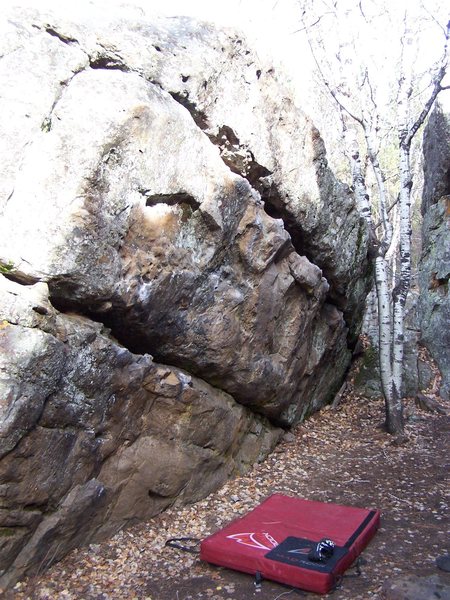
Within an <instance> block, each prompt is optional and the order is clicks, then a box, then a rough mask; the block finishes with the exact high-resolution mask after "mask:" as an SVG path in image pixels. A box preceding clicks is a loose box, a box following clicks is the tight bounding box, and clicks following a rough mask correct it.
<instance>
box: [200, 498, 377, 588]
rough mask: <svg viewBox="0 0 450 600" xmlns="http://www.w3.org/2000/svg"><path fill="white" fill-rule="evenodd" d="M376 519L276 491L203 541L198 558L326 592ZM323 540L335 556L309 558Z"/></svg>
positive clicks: (368, 536)
mask: <svg viewBox="0 0 450 600" xmlns="http://www.w3.org/2000/svg"><path fill="white" fill-rule="evenodd" d="M379 522H380V513H379V511H377V510H367V509H364V508H355V507H352V506H341V505H338V504H331V503H323V502H314V501H311V500H302V499H300V498H292V497H289V496H283V495H281V494H274V495H273V496H270V497H269V498H268V499H267V500H265V501H264V502H263V503H262V504H260V505H259V506H257V507H256V508H255V509H254V510H252V511H251V512H250V513H248V514H247V515H245V516H244V517H241V518H239V519H236V520H235V521H233V522H232V523H230V524H229V525H227V526H226V527H225V528H224V529H222V530H220V531H218V532H217V533H214V534H213V535H210V536H209V537H207V538H206V539H204V540H203V541H202V543H201V546H200V558H201V559H202V560H204V561H207V562H209V563H213V564H215V565H220V566H223V567H228V568H230V569H235V570H237V571H243V572H244V573H251V574H253V575H255V574H256V573H257V572H258V571H259V572H260V573H261V575H262V577H263V578H264V579H271V580H273V581H278V582H279V583H284V584H287V585H291V586H294V587H297V588H301V589H304V590H308V591H311V592H317V593H321V594H326V593H327V592H328V591H330V589H332V588H333V587H334V586H335V584H336V583H337V581H338V579H339V578H340V576H341V575H342V574H343V573H344V571H345V570H346V569H348V568H349V567H350V566H351V565H352V563H353V562H354V561H355V559H356V558H357V556H358V555H359V554H360V553H361V552H362V550H363V549H364V548H365V546H366V545H367V544H368V543H369V541H370V540H371V538H372V537H373V536H374V535H375V533H376V530H377V529H378V525H379ZM322 538H327V539H330V540H332V541H333V542H334V544H335V545H336V546H335V549H334V552H333V555H332V556H331V557H330V558H329V559H326V560H324V561H323V562H322V561H321V562H313V561H311V560H310V559H309V558H308V554H309V552H310V550H311V549H312V548H313V547H315V544H317V542H319V541H320V540H321V539H322Z"/></svg>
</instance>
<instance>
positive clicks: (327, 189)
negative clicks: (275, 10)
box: [0, 7, 369, 587]
mask: <svg viewBox="0 0 450 600" xmlns="http://www.w3.org/2000/svg"><path fill="white" fill-rule="evenodd" d="M89 11H90V12H89V13H86V12H84V13H83V14H80V15H79V16H78V17H77V18H73V17H67V16H63V14H55V13H48V14H47V13H43V12H38V11H34V10H32V9H29V10H20V9H16V10H12V11H10V12H9V13H8V14H7V18H6V19H5V20H4V21H3V23H2V36H0V54H1V55H2V59H1V61H0V82H1V85H0V90H1V91H0V119H1V136H0V212H1V224H0V263H1V271H2V273H3V275H1V276H0V279H1V286H0V295H1V299H0V340H1V342H0V347H1V355H0V390H1V396H0V411H1V413H0V417H1V421H0V502H1V508H0V572H1V574H2V577H0V587H2V586H7V585H10V584H11V583H13V582H14V581H16V580H17V578H19V577H21V576H23V575H24V574H30V573H33V572H36V571H37V570H39V569H43V568H45V567H46V566H47V565H48V564H50V563H51V562H52V561H54V560H57V559H59V558H60V557H61V556H63V555H64V554H65V553H66V552H67V551H68V550H70V549H71V548H73V547H75V546H77V545H79V544H82V543H88V542H90V541H93V540H98V539H102V538H103V537H105V536H107V535H110V534H111V533H113V532H114V531H116V530H117V529H118V528H120V527H122V526H124V525H126V524H128V523H130V522H133V521H134V520H135V519H143V518H148V517H150V516H152V515H154V514H156V513H158V512H160V511H161V510H163V509H164V508H165V507H167V506H169V505H170V504H173V503H174V502H187V501H194V500H196V499H199V498H201V497H202V496H205V495H206V494H208V493H209V492H211V491H212V490H214V489H217V487H219V486H220V485H221V483H223V482H224V481H225V480H226V479H227V478H229V477H231V476H233V475H234V474H236V473H239V472H243V471H245V470H246V469H248V468H249V467H250V466H251V465H252V464H253V463H254V462H255V461H258V460H260V459H261V458H262V457H264V456H265V455H266V454H267V453H268V452H269V451H270V450H271V449H272V448H273V447H274V445H275V444H276V442H277V440H278V438H279V436H280V433H281V432H282V429H280V427H285V428H286V427H290V426H291V425H293V424H295V423H297V422H298V421H299V420H301V419H302V418H304V417H305V415H307V414H309V413H310V412H312V411H315V410H317V409H319V408H320V407H321V406H323V405H324V404H325V403H326V402H328V401H329V400H330V399H331V398H332V397H333V395H334V394H335V393H336V391H337V390H338V389H339V387H340V385H341V381H342V378H343V377H344V375H345V372H346V369H347V367H348V365H349V362H350V358H351V347H352V345H353V344H354V342H355V339H356V335H357V333H358V330H359V327H360V321H361V313H362V310H363V307H364V300H365V294H366V291H367V285H368V280H369V276H368V264H367V259H366V253H367V231H366V229H365V225H364V222H363V221H362V220H361V219H360V218H359V216H358V214H357V211H356V207H355V203H354V199H353V197H352V195H351V192H350V191H349V189H348V188H347V187H345V186H344V185H342V184H341V183H339V182H338V181H337V180H336V179H335V177H334V176H333V174H332V173H331V171H330V170H329V168H328V166H327V160H326V156H325V150H324V146H323V143H322V140H321V138H320V136H319V133H318V132H317V130H316V129H315V128H314V126H313V125H312V123H311V122H310V121H309V120H308V119H307V118H306V117H305V115H304V114H303V113H302V112H301V111H300V110H299V109H298V108H296V106H294V105H293V103H292V101H291V100H290V96H289V90H288V88H287V87H285V85H284V83H283V81H282V77H281V76H279V75H278V74H277V73H276V72H274V70H273V68H272V67H270V65H269V66H268V65H264V64H262V63H260V62H259V61H258V58H257V57H256V56H255V54H254V53H252V51H251V50H250V49H249V48H247V46H246V44H245V41H244V40H243V38H242V37H241V36H240V35H239V34H237V33H235V32H232V31H226V30H217V29H215V28H214V27H213V26H211V25H209V24H205V23H198V22H195V21H192V20H190V19H185V18H176V19H173V18H171V19H155V20H152V21H151V22H146V21H143V20H139V19H136V18H132V17H127V16H126V15H125V13H116V14H115V15H113V13H112V12H111V13H109V14H108V15H106V14H104V13H102V14H100V13H97V12H96V10H95V8H94V7H91V8H90V9H89Z"/></svg>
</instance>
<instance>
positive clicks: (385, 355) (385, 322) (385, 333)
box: [375, 256, 393, 411]
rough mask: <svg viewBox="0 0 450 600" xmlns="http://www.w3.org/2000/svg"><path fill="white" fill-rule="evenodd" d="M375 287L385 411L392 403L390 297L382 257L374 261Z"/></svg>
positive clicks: (384, 263) (384, 261)
mask: <svg viewBox="0 0 450 600" xmlns="http://www.w3.org/2000/svg"><path fill="white" fill-rule="evenodd" d="M375 286H376V292H377V301H378V339H379V342H378V343H379V357H380V376H381V387H382V390H383V395H384V399H385V403H386V411H387V410H388V406H389V405H390V403H391V402H392V398H393V394H392V355H391V352H392V344H391V340H392V318H391V295H390V288H389V277H388V272H387V268H386V260H385V258H384V257H383V256H377V258H376V259H375Z"/></svg>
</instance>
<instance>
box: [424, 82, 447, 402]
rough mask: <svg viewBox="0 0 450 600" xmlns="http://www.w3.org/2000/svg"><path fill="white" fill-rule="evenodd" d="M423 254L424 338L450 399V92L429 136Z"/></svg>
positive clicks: (441, 100)
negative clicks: (449, 284)
mask: <svg viewBox="0 0 450 600" xmlns="http://www.w3.org/2000/svg"><path fill="white" fill-rule="evenodd" d="M424 181H425V185H424V193H423V201H422V214H423V226H422V238H423V243H422V246H423V254H422V258H421V263H420V267H419V284H420V288H421V295H420V303H419V314H420V319H421V332H422V334H421V341H422V343H423V344H424V345H425V346H426V347H427V348H428V349H429V351H430V352H431V355H432V356H433V358H434V359H435V360H436V362H437V365H438V367H439V370H440V371H441V375H442V385H441V395H442V397H444V398H446V399H449V398H450V354H449V348H450V296H449V286H448V282H449V277H450V95H449V93H448V92H444V93H442V94H441V95H440V96H439V103H438V104H436V107H435V109H434V110H433V113H432V115H431V117H430V120H429V123H428V125H427V127H426V130H425V135H424Z"/></svg>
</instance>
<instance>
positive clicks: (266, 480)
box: [5, 394, 450, 600]
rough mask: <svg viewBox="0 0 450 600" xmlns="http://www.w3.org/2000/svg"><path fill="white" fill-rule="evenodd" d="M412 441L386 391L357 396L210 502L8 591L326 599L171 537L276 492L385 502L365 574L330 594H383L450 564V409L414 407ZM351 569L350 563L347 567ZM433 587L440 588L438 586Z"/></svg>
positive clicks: (371, 504) (410, 411)
mask: <svg viewBox="0 0 450 600" xmlns="http://www.w3.org/2000/svg"><path fill="white" fill-rule="evenodd" d="M406 415H407V427H406V431H407V438H408V439H407V441H406V442H405V443H404V444H402V445H396V444H395V443H393V439H392V437H391V436H389V435H387V434H386V433H385V432H384V431H383V430H382V429H381V428H380V424H381V423H382V421H383V404H382V401H381V400H367V399H364V398H361V397H358V396H356V395H355V394H349V395H347V397H345V398H344V399H343V400H342V401H341V403H340V405H339V406H338V408H337V409H336V410H333V409H332V408H328V409H327V410H323V411H321V412H320V413H319V414H317V415H315V416H313V417H312V418H311V419H309V420H308V421H307V422H306V423H303V424H302V425H300V426H299V427H297V428H296V430H295V431H294V432H293V435H291V434H288V435H286V436H285V439H284V441H283V442H282V443H281V444H280V445H279V446H278V447H277V449H276V451H275V452H274V453H273V454H272V455H271V456H270V457H269V458H268V459H267V460H266V461H265V462H264V463H262V464H259V465H255V466H254V468H253V470H252V471H251V472H249V473H247V474H246V475H245V476H244V477H240V478H238V479H235V480H233V481H231V482H229V483H228V484H227V485H225V487H223V488H222V489H221V490H219V491H218V492H215V493H214V494H212V495H210V496H209V497H208V498H206V499H205V500H203V501H201V502H198V503H196V504H195V505H192V506H187V507H184V508H178V507H173V508H171V509H170V510H168V511H166V512H165V513H163V514H161V515H159V516H158V517H155V518H154V519H153V520H152V521H150V522H149V523H146V524H140V525H138V526H134V527H133V528H130V529H128V530H126V531H122V532H120V533H119V534H117V535H116V536H115V537H114V538H112V539H111V540H109V541H108V542H105V543H103V544H95V545H92V544H91V545H90V546H89V547H88V548H85V549H79V550H76V551H74V552H72V553H71V554H70V555H68V556H67V557H66V558H65V559H64V560H63V561H61V562H60V563H59V564H56V565H54V566H53V567H52V568H51V569H50V570H49V571H47V572H46V573H45V574H43V575H42V576H40V577H37V578H33V579H31V580H28V581H25V582H22V583H19V584H17V585H16V587H15V588H14V590H13V591H12V592H9V593H7V594H6V595H5V598H6V599H7V600H24V599H28V598H30V599H40V600H44V599H55V598H57V599H58V600H59V599H61V600H63V599H64V600H65V599H83V600H109V599H120V600H124V599H139V600H246V599H249V598H254V599H255V600H279V599H280V598H292V599H294V598H297V597H302V598H310V599H311V600H312V599H313V598H318V597H320V596H318V595H316V594H311V593H306V592H302V591H300V590H292V589H290V588H288V587H284V586H281V585H278V584H276V583H272V582H270V581H264V582H263V585H262V589H261V591H260V592H256V591H255V588H254V583H253V578H252V577H251V576H249V575H244V574H239V573H237V572H234V571H229V570H226V569H222V568H217V567H215V566H212V565H208V564H204V563H202V562H200V560H199V559H198V557H197V556H195V555H192V554H187V553H184V552H180V551H178V550H175V549H173V548H168V547H165V546H164V544H165V541H166V540H167V539H168V538H171V537H179V536H193V537H197V538H202V537H205V536H206V535H208V534H210V533H212V532H214V531H216V530H217V529H219V528H221V527H222V526H223V525H225V524H227V523H228V522H229V521H230V520H232V519H233V518H235V517H237V516H239V515H243V514H245V513H246V512H248V510H250V509H252V508H253V507H255V506H256V505H257V504H258V503H259V502H260V501H261V500H263V499H264V498H266V497H267V496H269V495H270V494H272V493H274V492H280V493H283V494H287V495H293V496H298V497H302V498H308V499H312V500H320V501H330V502H337V503H340V504H348V505H354V506H361V507H365V508H378V509H380V510H381V512H382V520H381V528H380V530H379V532H378V533H377V535H376V536H375V538H374V539H373V540H372V542H371V543H370V544H369V546H368V547H367V549H366V550H365V551H364V553H363V557H364V559H365V561H366V564H365V565H364V566H363V567H362V569H363V571H362V574H361V575H360V576H359V577H345V578H344V580H343V582H342V587H341V588H339V589H337V590H336V591H334V592H333V593H332V594H329V595H327V596H324V598H332V599H333V600H368V599H377V598H382V597H383V595H382V593H381V587H382V584H383V582H384V581H386V580H387V579H392V578H394V579H395V578H397V577H400V576H402V575H413V574H414V575H419V576H421V575H423V576H426V575H437V574H439V577H440V578H441V579H440V581H442V582H443V583H444V584H445V585H448V584H450V574H449V573H445V572H443V571H439V570H438V569H437V567H436V565H435V560H436V558H437V557H438V556H441V555H443V554H446V553H447V552H448V551H449V548H448V545H447V544H448V534H447V530H448V508H449V506H448V503H449V495H448V491H449V486H448V481H447V477H448V472H449V469H448V466H449V465H448V462H449V452H448V440H449V435H448V434H449V419H448V417H446V416H443V415H441V414H437V413H428V412H424V411H422V410H419V409H418V408H417V407H416V406H415V404H414V403H413V402H412V401H410V402H408V403H407V405H406ZM348 573H349V574H350V572H348ZM430 597H434V596H430Z"/></svg>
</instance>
